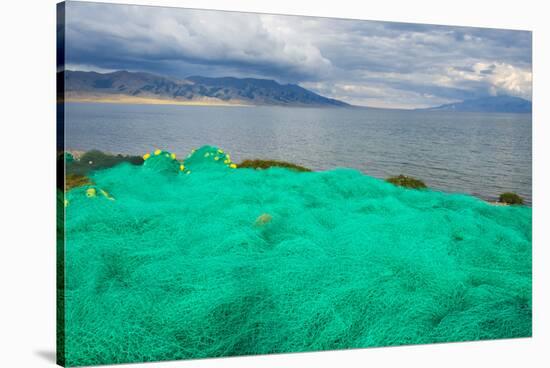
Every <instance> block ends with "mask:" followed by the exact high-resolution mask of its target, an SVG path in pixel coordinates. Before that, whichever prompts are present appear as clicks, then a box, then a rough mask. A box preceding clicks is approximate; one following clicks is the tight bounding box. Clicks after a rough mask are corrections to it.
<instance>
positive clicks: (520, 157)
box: [65, 103, 532, 204]
mask: <svg viewBox="0 0 550 368" xmlns="http://www.w3.org/2000/svg"><path fill="white" fill-rule="evenodd" d="M65 121H66V125H65V129H66V146H67V147H68V148H69V149H78V150H90V149H99V150H102V151H106V152H112V153H127V154H139V155H141V154H144V153H146V152H149V151H151V150H153V149H155V148H162V149H166V150H168V151H171V152H175V153H176V154H177V155H178V157H185V156H186V155H187V154H188V153H189V152H190V151H191V149H193V148H196V147H200V146H202V145H205V144H210V145H214V146H218V147H221V148H223V149H224V150H226V151H228V152H229V153H230V154H231V158H232V159H233V161H235V162H240V161H242V160H244V159H247V158H266V159H276V160H284V161H290V162H294V163H297V164H300V165H303V166H306V167H309V168H311V169H315V170H327V169H333V168H335V167H350V168H355V169H358V170H360V171H362V172H364V173H365V174H368V175H371V176H375V177H378V178H386V177H388V176H391V175H398V174H405V175H411V176H414V177H417V178H419V179H422V180H423V181H424V182H426V184H427V185H428V186H429V187H430V188H434V189H438V190H442V191H446V192H459V193H468V194H472V195H475V196H478V197H481V198H484V199H495V198H497V196H498V194H500V193H502V192H505V191H513V192H516V193H518V194H520V195H521V196H523V197H524V198H525V199H526V200H527V202H528V203H529V204H530V203H531V156H532V152H531V114H497V113H457V112H419V111H418V112H417V111H395V110H368V109H360V108H357V109H346V108H295V107H294V108H288V107H203V106H172V105H122V104H96V103H68V104H67V105H66V109H65Z"/></svg>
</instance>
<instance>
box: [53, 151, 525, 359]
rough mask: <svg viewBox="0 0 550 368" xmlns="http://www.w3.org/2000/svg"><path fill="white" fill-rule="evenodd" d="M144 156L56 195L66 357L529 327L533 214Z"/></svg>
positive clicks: (343, 176) (316, 175)
mask: <svg viewBox="0 0 550 368" xmlns="http://www.w3.org/2000/svg"><path fill="white" fill-rule="evenodd" d="M156 152H157V151H154V152H151V153H149V154H148V155H146V156H144V159H145V161H144V163H143V165H132V164H130V163H121V164H119V165H117V166H115V167H112V168H107V169H103V170H97V171H95V172H93V174H91V180H92V182H93V185H88V186H83V187H77V188H74V189H71V190H70V191H69V192H68V193H67V194H66V197H67V198H66V199H67V201H66V203H68V205H67V207H66V208H65V210H66V228H65V230H66V236H65V239H66V244H65V272H66V274H65V275H66V276H65V290H64V293H65V294H64V295H65V320H64V322H65V329H66V335H65V351H66V364H67V365H92V364H107V363H123V362H142V361H155V360H173V359H188V358H204V357H219V356H233V355H245V354H266V353H283V352H299V351H313V350H325V349H345V348H359V347H372V346H388V345H401V344H422V343H435V342H447V341H465V340H480V339H497V338H510V337H524V336H530V335H531V300H532V299H531V221H532V220H531V209H530V208H529V207H523V206H493V205H490V204H488V203H486V202H484V201H481V200H479V199H477V198H474V197H471V196H467V195H450V194H444V193H440V192H436V191H430V190H410V189H404V188H400V187H396V186H394V185H392V184H390V183H386V182H384V181H382V180H379V179H375V178H372V177H369V176H366V175H363V174H362V173H360V172H358V171H354V170H349V169H335V170H331V171H324V172H305V173H300V172H296V171H292V170H287V169H283V168H271V169H267V170H254V169H234V167H235V165H234V164H233V163H232V162H231V158H230V157H229V155H227V154H226V153H225V152H223V151H222V150H218V149H217V148H216V147H209V146H205V147H202V148H200V149H199V150H197V151H195V152H193V153H192V154H191V155H190V156H189V157H188V158H186V159H185V160H184V161H180V160H179V159H178V158H174V157H173V156H172V155H171V154H170V153H168V152H165V151H158V153H157V154H155V153H156Z"/></svg>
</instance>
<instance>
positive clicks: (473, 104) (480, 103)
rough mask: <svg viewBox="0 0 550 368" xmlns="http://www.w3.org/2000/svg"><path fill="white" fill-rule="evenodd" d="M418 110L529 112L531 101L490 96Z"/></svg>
mask: <svg viewBox="0 0 550 368" xmlns="http://www.w3.org/2000/svg"><path fill="white" fill-rule="evenodd" d="M419 110H423V111H462V112H512V113H514V112H515V113H529V112H531V111H532V103H531V101H528V100H525V99H523V98H519V97H512V96H491V97H482V98H478V99H474V100H465V101H462V102H455V103H450V104H446V105H441V106H437V107H430V108H427V109H419Z"/></svg>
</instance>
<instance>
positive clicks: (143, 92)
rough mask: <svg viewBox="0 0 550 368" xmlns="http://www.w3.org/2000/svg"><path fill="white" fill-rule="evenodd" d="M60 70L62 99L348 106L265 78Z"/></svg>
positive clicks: (303, 89)
mask: <svg viewBox="0 0 550 368" xmlns="http://www.w3.org/2000/svg"><path fill="white" fill-rule="evenodd" d="M63 73H64V76H65V98H66V99H67V100H69V101H71V100H73V101H94V100H95V101H112V102H128V101H130V102H131V101H137V102H139V101H156V102H160V103H170V102H175V103H182V104H186V103H190V104H192V103H197V104H227V105H231V104H243V105H284V106H320V107H322V106H326V107H345V106H350V105H348V104H347V103H345V102H342V101H339V100H335V99H332V98H327V97H324V96H321V95H318V94H316V93H314V92H312V91H309V90H307V89H305V88H302V87H300V86H298V85H296V84H279V83H278V82H276V81H274V80H269V79H256V78H234V77H222V78H209V77H201V76H192V77H188V78H185V79H176V78H169V77H163V76H159V75H154V74H150V73H142V72H128V71H117V72H112V73H97V72H83V71H71V70H67V71H65V72H63Z"/></svg>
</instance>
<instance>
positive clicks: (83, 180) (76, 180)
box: [65, 174, 93, 191]
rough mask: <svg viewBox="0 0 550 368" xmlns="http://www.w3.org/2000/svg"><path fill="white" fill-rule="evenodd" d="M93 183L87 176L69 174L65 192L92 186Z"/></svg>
mask: <svg viewBox="0 0 550 368" xmlns="http://www.w3.org/2000/svg"><path fill="white" fill-rule="evenodd" d="M92 184H93V183H92V181H91V180H90V178H88V177H87V176H85V175H79V174H67V175H66V176H65V191H68V190H71V189H72V188H76V187H82V186H84V185H92Z"/></svg>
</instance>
